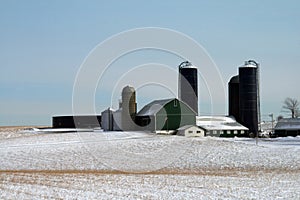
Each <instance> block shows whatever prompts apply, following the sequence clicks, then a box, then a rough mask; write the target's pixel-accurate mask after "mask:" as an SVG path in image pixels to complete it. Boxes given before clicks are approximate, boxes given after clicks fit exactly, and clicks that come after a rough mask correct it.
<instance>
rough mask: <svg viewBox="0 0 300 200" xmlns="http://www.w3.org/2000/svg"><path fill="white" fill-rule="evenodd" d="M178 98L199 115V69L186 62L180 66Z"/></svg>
mask: <svg viewBox="0 0 300 200" xmlns="http://www.w3.org/2000/svg"><path fill="white" fill-rule="evenodd" d="M178 68H179V78H178V98H179V99H180V100H181V101H183V102H185V103H186V104H187V105H189V106H190V107H191V108H192V109H193V110H194V111H195V113H196V114H197V115H198V75H197V67H195V66H193V65H192V64H191V63H190V62H188V61H185V62H182V63H181V64H180V65H179V67H178Z"/></svg>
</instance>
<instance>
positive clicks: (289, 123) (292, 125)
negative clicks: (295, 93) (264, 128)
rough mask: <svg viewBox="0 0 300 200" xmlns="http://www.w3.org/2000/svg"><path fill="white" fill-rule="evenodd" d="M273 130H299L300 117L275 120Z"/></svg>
mask: <svg viewBox="0 0 300 200" xmlns="http://www.w3.org/2000/svg"><path fill="white" fill-rule="evenodd" d="M274 129H275V130H296V129H298V130H300V118H285V119H282V120H280V121H279V122H277V124H276V126H275V128H274Z"/></svg>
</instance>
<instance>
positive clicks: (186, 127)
mask: <svg viewBox="0 0 300 200" xmlns="http://www.w3.org/2000/svg"><path fill="white" fill-rule="evenodd" d="M191 127H196V128H199V127H198V126H195V125H185V126H182V127H180V128H178V129H177V130H178V131H182V130H186V129H189V128H191Z"/></svg>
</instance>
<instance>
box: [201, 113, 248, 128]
mask: <svg viewBox="0 0 300 200" xmlns="http://www.w3.org/2000/svg"><path fill="white" fill-rule="evenodd" d="M196 124H197V126H199V127H201V128H204V129H206V130H248V128H246V127H245V126H243V125H241V124H240V123H238V122H236V121H235V120H234V119H233V118H230V117H225V116H201V117H197V120H196Z"/></svg>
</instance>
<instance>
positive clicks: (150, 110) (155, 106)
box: [137, 98, 176, 116]
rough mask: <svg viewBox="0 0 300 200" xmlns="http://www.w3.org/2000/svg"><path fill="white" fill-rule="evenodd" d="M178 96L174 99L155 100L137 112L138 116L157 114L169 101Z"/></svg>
mask: <svg viewBox="0 0 300 200" xmlns="http://www.w3.org/2000/svg"><path fill="white" fill-rule="evenodd" d="M174 99H176V98H172V99H162V100H155V101H152V102H151V103H149V104H147V105H145V106H144V107H143V108H142V109H141V110H140V111H139V112H138V114H137V116H151V115H155V114H156V113H157V112H159V111H160V110H161V109H162V108H163V107H164V106H165V105H166V104H167V103H169V102H171V101H173V100H174Z"/></svg>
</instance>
